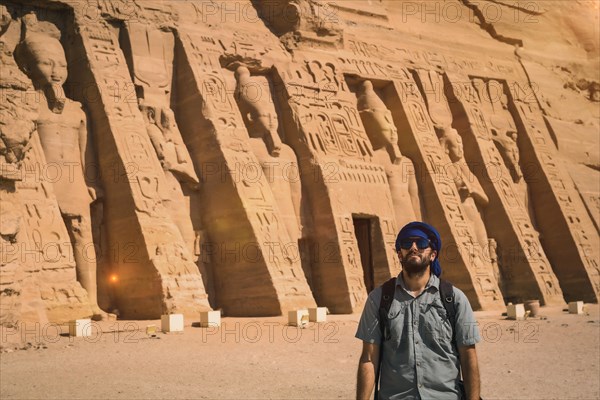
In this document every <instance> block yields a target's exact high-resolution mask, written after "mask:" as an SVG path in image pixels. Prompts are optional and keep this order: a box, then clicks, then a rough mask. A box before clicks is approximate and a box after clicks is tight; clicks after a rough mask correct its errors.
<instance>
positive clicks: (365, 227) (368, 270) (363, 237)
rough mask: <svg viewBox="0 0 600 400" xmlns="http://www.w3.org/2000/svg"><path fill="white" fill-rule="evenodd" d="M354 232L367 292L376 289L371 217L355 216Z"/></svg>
mask: <svg viewBox="0 0 600 400" xmlns="http://www.w3.org/2000/svg"><path fill="white" fill-rule="evenodd" d="M352 221H353V222H354V233H355V234H356V241H357V242H358V251H359V252H360V262H361V264H362V268H363V275H364V279H365V286H366V287H367V293H369V292H370V291H371V290H373V289H374V285H375V274H374V271H373V253H372V245H371V243H372V241H371V220H370V219H369V218H353V219H352Z"/></svg>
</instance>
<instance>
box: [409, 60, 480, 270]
mask: <svg viewBox="0 0 600 400" xmlns="http://www.w3.org/2000/svg"><path fill="white" fill-rule="evenodd" d="M418 77H419V80H420V83H421V87H422V88H423V91H424V93H423V96H424V99H425V101H426V103H427V109H428V111H429V116H430V118H431V121H432V122H433V126H434V128H435V131H436V134H437V135H438V138H439V142H440V145H441V146H442V149H443V150H444V152H445V153H446V155H447V159H446V160H447V162H445V163H444V164H443V168H442V170H441V171H440V172H442V173H444V174H445V175H447V178H449V179H451V180H453V181H454V183H455V185H456V188H457V190H458V193H459V195H460V199H461V201H462V206H463V209H464V211H465V215H466V216H467V218H468V220H469V223H470V225H471V230H472V231H473V232H474V233H475V237H476V239H477V241H476V243H475V247H474V248H473V251H474V252H475V254H474V255H475V257H477V258H481V259H482V260H481V261H483V262H484V263H489V260H490V255H489V237H488V234H487V230H486V227H485V223H484V221H483V211H484V210H485V208H486V207H487V206H488V203H489V199H488V196H487V194H486V193H485V191H484V190H483V188H482V187H481V184H480V183H479V181H478V179H477V178H476V177H475V175H474V174H473V172H472V171H471V169H470V168H469V166H468V165H467V161H466V159H465V154H464V148H463V141H462V137H461V135H460V134H459V132H458V131H457V130H456V129H454V127H453V121H454V117H453V114H452V111H451V110H450V105H449V104H448V99H447V98H446V92H445V87H446V85H445V84H444V77H443V75H440V74H439V73H438V72H436V71H432V70H430V71H427V70H418ZM476 121H477V123H478V125H479V126H480V129H484V128H485V125H483V126H482V124H484V121H483V120H482V118H477V120H476Z"/></svg>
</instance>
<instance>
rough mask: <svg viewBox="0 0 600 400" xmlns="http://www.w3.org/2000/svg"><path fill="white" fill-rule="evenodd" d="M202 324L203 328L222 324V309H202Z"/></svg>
mask: <svg viewBox="0 0 600 400" xmlns="http://www.w3.org/2000/svg"><path fill="white" fill-rule="evenodd" d="M200 326H201V327H203V328H206V327H209V326H210V327H218V326H221V311H202V312H201V313H200Z"/></svg>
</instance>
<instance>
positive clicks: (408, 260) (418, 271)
mask: <svg viewBox="0 0 600 400" xmlns="http://www.w3.org/2000/svg"><path fill="white" fill-rule="evenodd" d="M413 255H416V256H417V257H418V259H417V258H414V257H412V256H413ZM401 263H402V269H403V270H404V271H406V273H407V274H408V276H422V275H423V274H425V271H427V267H429V264H430V260H429V257H425V256H424V255H423V254H422V253H408V254H407V255H406V257H403V258H402V262H401Z"/></svg>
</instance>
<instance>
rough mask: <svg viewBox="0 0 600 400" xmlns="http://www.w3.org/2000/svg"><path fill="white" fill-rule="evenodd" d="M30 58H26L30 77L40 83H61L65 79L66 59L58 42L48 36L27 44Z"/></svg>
mask: <svg viewBox="0 0 600 400" xmlns="http://www.w3.org/2000/svg"><path fill="white" fill-rule="evenodd" d="M29 50H30V53H31V57H32V59H31V60H28V61H29V63H28V65H29V68H30V71H29V73H30V77H31V79H32V80H33V81H34V82H36V83H38V84H40V85H42V86H46V85H62V84H63V83H65V81H66V80H67V60H66V58H65V52H64V50H63V48H62V45H61V44H60V42H59V41H58V40H56V39H52V38H48V39H47V40H44V41H39V40H38V41H35V42H31V43H30V44H29Z"/></svg>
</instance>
